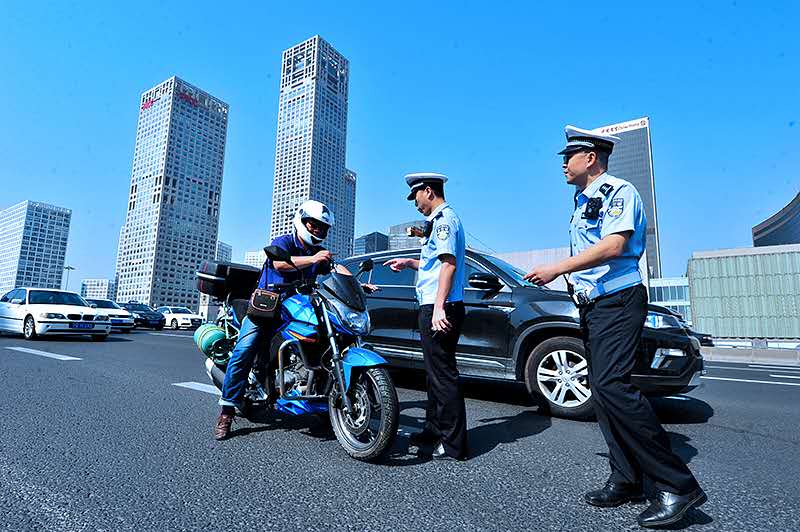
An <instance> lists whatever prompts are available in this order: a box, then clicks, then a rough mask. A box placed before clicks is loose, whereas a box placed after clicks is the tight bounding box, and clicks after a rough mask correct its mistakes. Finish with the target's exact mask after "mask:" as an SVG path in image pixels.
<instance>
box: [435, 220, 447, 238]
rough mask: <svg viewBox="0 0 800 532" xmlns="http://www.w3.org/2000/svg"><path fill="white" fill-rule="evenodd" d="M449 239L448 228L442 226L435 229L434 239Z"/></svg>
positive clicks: (444, 225) (445, 225)
mask: <svg viewBox="0 0 800 532" xmlns="http://www.w3.org/2000/svg"><path fill="white" fill-rule="evenodd" d="M449 237H450V226H449V225H447V224H442V225H440V226H439V227H437V228H436V238H438V239H439V240H447V239H448V238H449Z"/></svg>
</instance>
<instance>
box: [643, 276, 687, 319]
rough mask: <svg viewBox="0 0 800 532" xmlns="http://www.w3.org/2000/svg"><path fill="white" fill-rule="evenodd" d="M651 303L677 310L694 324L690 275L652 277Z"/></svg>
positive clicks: (650, 288)
mask: <svg viewBox="0 0 800 532" xmlns="http://www.w3.org/2000/svg"><path fill="white" fill-rule="evenodd" d="M648 292H649V295H650V303H653V304H654V305H661V306H662V307H667V308H668V309H670V310H672V311H674V312H677V313H678V314H680V315H681V316H683V319H684V320H686V323H688V324H689V325H692V305H691V299H690V298H689V278H688V277H662V278H660V279H650V287H649V290H648Z"/></svg>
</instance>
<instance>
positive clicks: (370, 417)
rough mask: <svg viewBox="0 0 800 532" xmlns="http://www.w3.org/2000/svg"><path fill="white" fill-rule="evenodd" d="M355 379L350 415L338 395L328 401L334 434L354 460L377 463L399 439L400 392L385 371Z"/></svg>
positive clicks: (364, 372) (350, 393) (375, 370)
mask: <svg viewBox="0 0 800 532" xmlns="http://www.w3.org/2000/svg"><path fill="white" fill-rule="evenodd" d="M351 379H352V382H351V383H350V390H348V392H347V396H348V397H349V398H350V402H351V404H352V406H353V408H352V411H351V412H350V413H349V414H348V413H347V412H345V410H344V404H343V402H342V400H341V398H340V397H339V394H338V393H337V392H332V393H331V395H330V397H329V398H328V407H329V414H330V418H331V425H332V426H333V432H334V433H335V434H336V439H337V440H339V444H340V445H341V446H342V447H344V450H345V451H347V454H349V455H350V456H351V457H353V458H355V459H356V460H362V461H365V462H375V461H378V460H380V459H381V458H383V457H384V456H385V455H386V454H387V453H388V452H389V450H391V448H392V444H393V443H394V439H395V436H397V424H398V414H399V407H398V404H397V391H396V390H395V388H394V384H393V383H392V378H391V377H390V376H389V372H388V371H386V370H385V369H384V368H369V369H362V370H359V371H357V372H356V371H354V372H353V375H352V377H351Z"/></svg>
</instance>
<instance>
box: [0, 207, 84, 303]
mask: <svg viewBox="0 0 800 532" xmlns="http://www.w3.org/2000/svg"><path fill="white" fill-rule="evenodd" d="M71 220H72V211H71V210H70V209H65V208H63V207H56V206H55V205H49V204H47V203H41V202H38V201H23V202H21V203H18V204H16V205H13V206H11V207H8V208H7V209H4V210H2V211H0V294H5V293H6V292H8V291H9V290H12V289H14V288H16V287H19V286H30V287H36V288H61V280H62V276H63V274H64V261H65V258H66V254H67V241H68V239H69V226H70V222H71Z"/></svg>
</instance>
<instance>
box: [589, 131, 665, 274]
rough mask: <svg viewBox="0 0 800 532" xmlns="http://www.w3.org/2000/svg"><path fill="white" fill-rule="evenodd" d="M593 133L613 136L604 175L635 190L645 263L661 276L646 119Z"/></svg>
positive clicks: (654, 189) (650, 269)
mask: <svg viewBox="0 0 800 532" xmlns="http://www.w3.org/2000/svg"><path fill="white" fill-rule="evenodd" d="M594 131H596V132H599V133H605V134H610V135H615V136H617V137H619V138H620V142H618V143H617V144H616V146H614V152H613V153H612V154H611V158H610V159H609V160H608V173H609V174H611V175H613V176H615V177H618V178H620V179H624V180H625V181H628V182H630V183H631V184H633V186H635V187H636V190H637V191H639V195H640V196H641V197H642V202H643V203H644V212H645V216H647V264H648V269H649V274H650V277H661V246H660V243H659V238H658V210H657V209H656V183H655V177H654V175H653V149H652V146H651V144H650V119H649V118H648V117H646V116H645V117H642V118H637V119H636V120H631V121H629V122H621V123H619V124H611V125H609V126H603V127H599V128H596V129H595V130H594Z"/></svg>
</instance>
